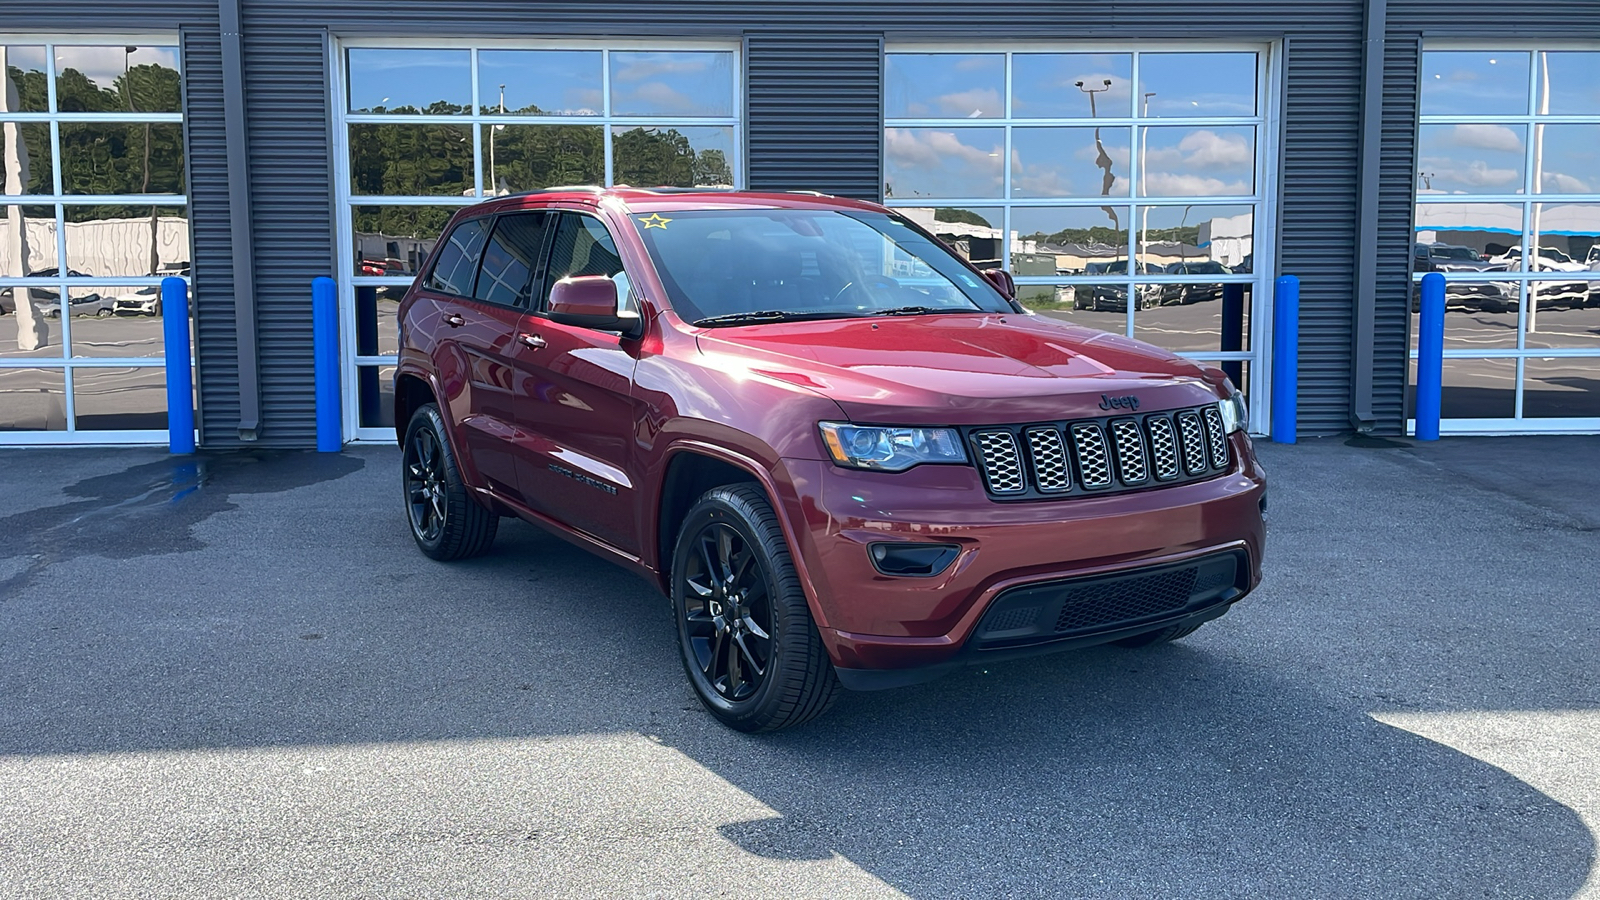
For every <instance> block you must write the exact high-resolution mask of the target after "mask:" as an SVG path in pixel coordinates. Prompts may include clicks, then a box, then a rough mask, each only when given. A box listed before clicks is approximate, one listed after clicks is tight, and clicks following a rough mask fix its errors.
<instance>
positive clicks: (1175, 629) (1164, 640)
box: [1111, 622, 1205, 647]
mask: <svg viewBox="0 0 1600 900" xmlns="http://www.w3.org/2000/svg"><path fill="white" fill-rule="evenodd" d="M1204 624H1205V623H1204V622H1196V623H1194V624H1193V625H1173V626H1170V627H1167V628H1157V629H1156V630H1155V631H1146V632H1145V633H1144V634H1136V635H1134V636H1133V637H1125V638H1123V639H1122V640H1119V641H1112V642H1111V643H1113V644H1116V645H1117V646H1118V647H1153V646H1155V645H1156V644H1170V643H1171V642H1173V641H1176V640H1180V639H1182V638H1186V637H1188V636H1189V635H1191V634H1194V633H1195V632H1196V631H1199V630H1200V626H1201V625H1204Z"/></svg>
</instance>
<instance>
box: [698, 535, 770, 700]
mask: <svg viewBox="0 0 1600 900" xmlns="http://www.w3.org/2000/svg"><path fill="white" fill-rule="evenodd" d="M694 547H695V552H694V553H693V554H691V555H690V557H689V563H688V566H687V571H685V572H684V577H683V582H684V586H685V588H686V589H687V592H686V594H685V596H684V630H685V631H686V632H687V634H688V641H689V648H690V650H691V651H692V652H693V654H694V661H695V664H696V665H698V666H699V668H700V673H701V674H702V675H703V676H704V677H705V679H706V681H707V683H709V684H710V686H711V688H712V690H714V691H716V692H717V695H718V696H720V697H722V698H723V699H725V700H727V701H729V702H730V703H736V702H738V701H740V700H748V699H749V698H750V697H751V696H753V695H754V694H755V693H756V691H757V690H758V689H760V687H761V683H762V681H763V680H764V679H765V678H766V677H767V670H768V668H770V667H771V665H772V631H773V624H772V597H771V595H770V593H769V592H768V590H769V589H768V583H767V582H768V578H767V571H766V567H765V566H764V565H762V563H761V561H760V560H758V559H757V558H756V554H755V551H754V550H752V549H751V547H750V545H749V543H748V542H747V541H746V540H745V538H744V536H743V535H741V534H740V533H739V532H738V531H736V530H735V529H734V527H733V526H732V525H729V524H728V523H726V522H718V521H712V522H710V523H709V524H707V525H706V526H705V527H703V528H701V529H700V533H699V534H697V535H696V536H695V537H694Z"/></svg>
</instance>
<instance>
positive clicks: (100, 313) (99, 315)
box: [94, 306, 111, 319]
mask: <svg viewBox="0 0 1600 900" xmlns="http://www.w3.org/2000/svg"><path fill="white" fill-rule="evenodd" d="M110 315H111V310H109V309H106V308H105V307H104V306H102V307H100V308H99V309H97V310H95V311H94V317H95V318H96V319H104V318H107V317H108V316H110Z"/></svg>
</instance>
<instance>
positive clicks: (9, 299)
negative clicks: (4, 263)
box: [0, 273, 63, 372]
mask: <svg viewBox="0 0 1600 900" xmlns="http://www.w3.org/2000/svg"><path fill="white" fill-rule="evenodd" d="M52 274H53V273H52ZM0 312H3V313H5V314H4V315H0V357H3V358H5V359H21V358H27V359H60V358H61V357H62V355H63V354H62V352H61V289H60V288H59V287H50V286H48V285H29V286H27V287H0ZM4 371H5V370H4V369H0V372H4Z"/></svg>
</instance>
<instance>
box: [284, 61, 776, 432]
mask: <svg viewBox="0 0 1600 900" xmlns="http://www.w3.org/2000/svg"><path fill="white" fill-rule="evenodd" d="M359 48H382V49H418V50H423V49H426V50H463V49H464V50H468V51H470V57H469V60H470V61H469V63H468V65H469V66H470V69H471V75H472V103H471V110H470V113H469V114H465V115H457V116H430V115H396V114H390V113H377V114H370V113H368V114H364V113H351V112H349V102H348V97H347V79H348V77H349V73H348V70H347V66H346V56H345V53H346V51H348V50H351V49H359ZM480 50H598V51H600V53H601V73H602V75H601V78H602V83H601V93H602V95H603V107H602V109H601V115H598V116H515V115H511V114H506V115H501V114H499V113H497V112H496V113H487V114H486V113H483V112H480V110H479V105H480V104H479V91H478V52H479V51H480ZM695 50H702V51H706V50H709V51H718V52H723V53H732V54H733V71H734V85H733V87H734V97H733V112H732V115H730V116H718V117H709V116H707V117H695V118H679V117H672V116H613V115H612V114H611V59H610V55H611V52H612V51H623V52H629V51H660V52H679V51H695ZM327 52H328V58H329V60H331V72H332V78H331V79H330V82H331V83H330V85H329V90H330V104H331V109H332V110H333V146H332V148H331V149H332V152H333V156H334V165H333V171H334V210H333V211H334V226H335V227H334V232H335V235H334V243H335V247H334V253H335V257H336V260H337V262H336V269H335V271H336V275H335V280H336V281H337V282H338V285H339V332H340V334H339V340H340V347H341V354H340V357H341V359H342V360H343V362H342V364H341V366H340V370H341V380H342V396H343V398H344V399H343V405H344V409H343V414H344V438H345V440H347V441H352V442H369V441H371V442H378V443H387V444H392V443H394V442H395V434H394V430H393V429H391V428H385V427H371V426H363V425H361V410H360V396H359V394H358V391H359V385H358V374H357V373H358V370H359V369H361V368H364V367H382V366H393V365H395V363H396V359H397V358H396V357H394V356H360V355H357V354H356V338H357V335H356V330H355V308H356V307H355V303H356V299H355V289H356V288H357V287H374V288H381V287H406V286H409V285H410V284H411V282H412V278H411V277H409V276H402V277H393V276H375V275H356V274H355V271H354V267H355V233H354V225H353V219H352V212H351V211H352V210H353V209H354V208H355V207H357V206H407V205H414V206H463V207H464V206H471V205H473V204H475V203H480V202H482V201H484V200H487V199H492V195H491V194H486V193H485V192H484V187H485V185H484V178H485V175H484V166H483V161H484V158H485V150H484V148H483V147H482V146H481V145H482V143H483V142H482V139H481V137H480V135H481V134H482V129H480V128H478V126H479V125H484V124H487V125H493V124H523V125H587V126H599V127H601V128H602V129H603V134H604V139H605V172H606V175H607V177H608V178H609V177H610V175H611V172H612V152H611V147H612V128H613V126H626V125H629V124H640V123H644V124H649V125H660V126H666V127H672V126H680V127H692V126H709V127H716V128H731V129H732V132H733V156H732V158H730V159H729V161H728V162H729V165H730V166H731V167H732V169H733V179H734V186H735V187H743V186H744V183H745V177H746V172H745V169H746V165H745V155H746V153H745V121H744V110H745V97H746V87H745V71H744V47H743V44H742V42H740V41H738V40H692V39H686V40H677V39H671V38H665V39H660V40H646V39H615V40H608V39H588V38H584V39H554V40H540V39H510V38H505V39H502V38H484V39H477V38H437V39H424V38H399V37H396V38H384V37H343V38H341V37H338V36H332V35H330V36H329V39H328V51H327ZM445 123H449V124H459V125H461V126H463V127H470V128H472V135H473V138H472V153H473V194H472V196H461V197H452V196H448V195H445V196H436V197H394V196H381V195H377V196H374V195H365V194H362V195H355V194H353V193H352V191H351V186H350V147H349V126H350V125H351V124H445ZM308 290H309V287H308Z"/></svg>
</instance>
